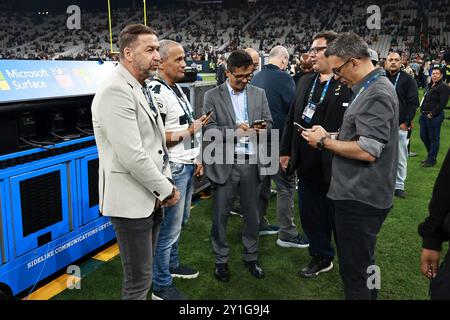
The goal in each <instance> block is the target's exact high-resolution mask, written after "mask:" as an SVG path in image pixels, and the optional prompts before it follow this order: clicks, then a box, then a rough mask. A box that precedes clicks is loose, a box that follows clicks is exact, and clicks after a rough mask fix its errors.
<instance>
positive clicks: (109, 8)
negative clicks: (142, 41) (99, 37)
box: [108, 0, 147, 54]
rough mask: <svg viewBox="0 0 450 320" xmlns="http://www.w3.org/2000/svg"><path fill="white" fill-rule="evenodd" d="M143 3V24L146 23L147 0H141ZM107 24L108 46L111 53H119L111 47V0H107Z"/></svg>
mask: <svg viewBox="0 0 450 320" xmlns="http://www.w3.org/2000/svg"><path fill="white" fill-rule="evenodd" d="M142 2H143V3H144V25H147V0H142ZM108 24H109V46H110V52H111V54H119V52H118V51H114V49H113V34H112V20H111V0H108Z"/></svg>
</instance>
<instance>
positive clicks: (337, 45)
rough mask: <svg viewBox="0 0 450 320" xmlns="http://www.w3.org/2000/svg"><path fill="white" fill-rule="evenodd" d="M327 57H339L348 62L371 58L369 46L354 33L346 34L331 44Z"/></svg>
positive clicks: (326, 52) (326, 53)
mask: <svg viewBox="0 0 450 320" xmlns="http://www.w3.org/2000/svg"><path fill="white" fill-rule="evenodd" d="M325 56H326V57H329V56H337V57H339V58H341V59H344V60H348V59H351V58H362V59H366V58H367V59H368V58H370V54H369V46H368V45H367V43H366V42H365V41H364V40H363V39H362V38H361V37H360V36H358V35H357V34H356V33H354V32H345V33H342V34H340V35H339V37H338V38H337V39H336V40H335V41H333V43H331V44H330V45H329V46H328V48H327V50H326V51H325Z"/></svg>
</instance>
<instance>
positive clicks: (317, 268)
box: [300, 257, 333, 278]
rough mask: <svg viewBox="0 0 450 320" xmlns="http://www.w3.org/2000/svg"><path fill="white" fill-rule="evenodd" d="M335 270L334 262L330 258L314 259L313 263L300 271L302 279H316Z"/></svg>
mask: <svg viewBox="0 0 450 320" xmlns="http://www.w3.org/2000/svg"><path fill="white" fill-rule="evenodd" d="M331 269H333V262H332V261H331V259H330V258H322V257H313V258H312V260H311V262H310V263H309V264H308V265H307V266H306V267H304V268H303V269H302V270H300V277H302V278H314V277H317V276H318V275H319V274H320V273H322V272H328V271H330V270H331Z"/></svg>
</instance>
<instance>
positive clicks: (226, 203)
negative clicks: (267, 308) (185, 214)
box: [203, 50, 272, 282]
mask: <svg viewBox="0 0 450 320" xmlns="http://www.w3.org/2000/svg"><path fill="white" fill-rule="evenodd" d="M253 70H254V68H253V61H252V58H251V57H250V55H249V54H248V53H247V52H245V51H243V50H238V51H234V52H233V53H231V55H230V56H229V58H228V59H227V70H226V75H227V78H228V80H227V81H226V82H225V83H223V84H222V85H220V86H218V87H216V88H214V89H211V90H209V91H208V92H206V93H205V97H204V102H203V114H208V113H209V112H211V118H210V120H209V122H208V124H207V125H206V128H205V132H204V143H205V148H204V152H203V160H204V163H205V173H206V175H207V177H208V178H209V179H210V180H211V182H212V183H213V185H214V186H215V188H216V192H215V195H214V214H213V224H212V230H211V240H212V247H213V252H214V255H215V258H216V268H215V270H214V275H215V276H216V278H217V279H218V280H219V281H222V282H227V281H229V278H230V274H229V270H228V265H227V263H228V259H229V247H228V244H227V241H226V228H227V221H228V213H229V212H230V209H231V206H232V204H233V200H234V198H235V196H236V194H237V193H238V194H239V197H240V199H245V201H242V203H241V207H242V214H243V218H244V230H243V234H242V242H243V245H244V260H245V265H246V266H247V267H248V269H249V271H250V273H251V274H252V275H253V276H254V277H256V278H263V277H264V272H263V270H262V269H261V267H260V266H259V265H258V264H257V259H258V240H259V234H258V224H259V215H258V207H257V201H258V198H259V192H258V189H259V184H260V180H261V179H260V172H261V170H260V164H259V159H258V143H256V136H257V135H258V134H259V133H260V132H263V131H264V130H266V129H270V128H271V126H272V116H271V114H270V110H269V105H268V102H267V98H266V94H265V92H264V90H262V89H260V88H257V87H254V86H252V85H249V84H248V83H249V81H250V80H251V78H252V76H253ZM257 120H259V121H257ZM212 136H214V137H212ZM212 138H214V139H212ZM254 138H255V139H254ZM213 140H214V142H213V143H210V144H208V141H213ZM235 141H236V143H235ZM211 146H213V148H211ZM208 150H214V152H212V153H211V154H208ZM221 155H225V157H226V161H225V162H224V161H223V157H221ZM208 157H210V158H208ZM242 160H244V161H242Z"/></svg>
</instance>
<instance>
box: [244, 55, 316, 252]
mask: <svg viewBox="0 0 450 320" xmlns="http://www.w3.org/2000/svg"><path fill="white" fill-rule="evenodd" d="M288 62H289V52H288V51H287V49H286V48H285V47H283V46H276V47H274V48H272V50H271V51H270V55H269V63H268V64H267V65H265V66H264V67H263V68H262V69H261V71H260V72H258V73H257V74H256V75H255V76H254V77H253V79H252V83H251V84H252V85H254V86H256V87H259V88H261V89H264V91H265V92H266V96H267V100H268V102H269V108H270V112H271V114H272V118H273V127H272V132H273V131H274V130H278V132H279V136H280V138H281V136H282V134H283V126H284V123H285V121H286V116H287V114H288V112H289V107H290V105H291V103H292V101H293V100H294V97H295V83H294V80H292V78H291V76H290V75H289V74H288V73H287V72H285V70H286V67H287V66H288ZM269 141H270V139H269ZM269 149H270V148H269ZM272 180H273V181H275V183H276V186H277V218H278V223H279V225H280V229H279V232H278V240H277V244H278V245H279V246H281V247H288V248H307V247H308V245H309V244H308V242H307V241H306V239H304V238H303V237H302V236H301V235H299V234H298V231H297V227H296V225H295V223H294V195H295V184H296V176H295V174H290V175H287V174H286V173H285V172H284V171H283V170H281V169H279V170H278V172H277V174H275V175H273V176H266V177H265V178H264V179H263V180H262V181H261V184H260V188H261V195H260V199H259V207H258V208H259V217H260V221H259V230H260V234H261V231H264V230H265V229H267V227H268V226H269V223H268V221H267V219H266V218H265V215H266V213H267V208H268V205H269V200H270V186H271V181H272Z"/></svg>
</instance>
